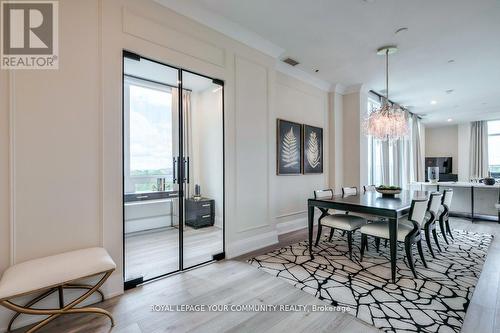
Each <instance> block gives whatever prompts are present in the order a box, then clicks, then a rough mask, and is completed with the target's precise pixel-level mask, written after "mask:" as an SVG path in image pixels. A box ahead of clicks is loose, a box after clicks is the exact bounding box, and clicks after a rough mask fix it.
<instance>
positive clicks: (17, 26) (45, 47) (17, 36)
mask: <svg viewBox="0 0 500 333" xmlns="http://www.w3.org/2000/svg"><path fill="white" fill-rule="evenodd" d="M0 4H1V14H0V18H1V22H2V23H1V38H2V40H1V53H0V57H1V61H0V67H1V68H2V69H57V68H58V67H59V44H58V41H59V38H58V37H59V26H58V17H59V16H58V9H59V8H58V5H59V3H58V2H57V1H5V0H4V1H1V2H0Z"/></svg>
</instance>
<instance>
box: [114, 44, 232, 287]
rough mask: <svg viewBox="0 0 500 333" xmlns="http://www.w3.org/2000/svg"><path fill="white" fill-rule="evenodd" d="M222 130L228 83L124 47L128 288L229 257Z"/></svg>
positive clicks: (125, 255)
mask: <svg viewBox="0 0 500 333" xmlns="http://www.w3.org/2000/svg"><path fill="white" fill-rule="evenodd" d="M180 92H182V93H180ZM223 135H224V128H223V82H222V81H220V80H215V79H211V78H208V77H205V76H202V75H198V74H194V73H191V72H188V71H184V70H182V69H178V68H175V67H172V66H168V65H165V64H162V63H159V62H156V61H153V60H149V59H146V58H143V57H140V56H138V55H136V54H134V53H130V52H127V51H124V57H123V225H124V228H123V230H124V235H123V239H124V279H125V287H126V288H131V287H134V286H136V285H138V284H140V283H142V282H144V281H147V280H151V279H155V278H158V277H161V276H164V275H167V274H170V273H173V272H176V271H179V270H183V269H187V268H190V267H193V266H196V265H199V264H202V263H206V262H208V261H211V260H214V259H215V260H218V259H222V258H224V150H223V149H224V136H223Z"/></svg>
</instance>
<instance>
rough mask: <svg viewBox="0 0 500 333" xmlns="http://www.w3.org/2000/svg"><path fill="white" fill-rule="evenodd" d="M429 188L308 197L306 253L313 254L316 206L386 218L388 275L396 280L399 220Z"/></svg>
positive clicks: (426, 196)
mask: <svg viewBox="0 0 500 333" xmlns="http://www.w3.org/2000/svg"><path fill="white" fill-rule="evenodd" d="M429 194H430V192H428V191H410V190H403V191H401V193H399V194H396V195H395V196H394V197H388V196H383V195H382V194H380V193H378V192H376V191H366V192H364V193H358V194H356V195H345V196H343V195H334V196H333V198H331V199H316V198H311V199H308V200H307V206H308V231H309V255H310V256H311V259H313V258H314V254H313V228H314V211H315V208H321V209H323V210H328V209H335V210H341V211H345V212H349V213H350V212H352V213H353V214H356V213H362V214H363V215H366V214H367V215H370V216H373V217H374V219H376V218H377V217H381V218H385V219H387V227H388V228H389V244H390V258H391V278H392V282H393V283H395V282H396V257H397V233H398V220H399V219H401V218H402V217H404V216H406V215H408V213H409V211H410V207H411V203H412V200H413V199H421V198H427V199H428V198H429Z"/></svg>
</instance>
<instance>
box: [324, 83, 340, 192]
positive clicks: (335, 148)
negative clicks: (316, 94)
mask: <svg viewBox="0 0 500 333" xmlns="http://www.w3.org/2000/svg"><path fill="white" fill-rule="evenodd" d="M343 100H344V98H343V96H342V94H340V93H339V92H337V91H332V92H330V93H329V108H328V109H329V110H328V113H329V114H328V116H329V117H328V127H329V130H330V133H329V142H330V149H329V150H330V152H329V159H330V162H329V164H330V172H329V187H331V188H333V189H335V191H336V192H337V193H341V190H340V189H341V188H342V186H343V183H344V164H343V160H344V159H343V155H344V147H343V136H344V130H343V129H344V123H343Z"/></svg>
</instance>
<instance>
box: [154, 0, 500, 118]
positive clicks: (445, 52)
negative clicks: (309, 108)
mask: <svg viewBox="0 0 500 333" xmlns="http://www.w3.org/2000/svg"><path fill="white" fill-rule="evenodd" d="M157 1H158V2H159V3H161V4H163V5H165V6H168V7H170V8H172V9H174V10H177V11H179V12H182V14H184V15H186V16H190V17H191V18H195V19H197V20H199V21H200V22H202V23H204V24H207V25H209V26H211V27H212V28H214V29H216V30H219V31H221V32H224V33H226V34H227V35H229V36H231V37H233V38H237V39H240V40H242V41H243V42H246V43H247V44H253V45H252V46H254V47H258V46H261V47H260V48H259V47H258V48H259V49H261V50H262V51H264V52H266V51H269V52H267V53H269V54H272V55H274V56H278V57H279V58H281V59H282V58H284V57H286V56H290V57H292V58H294V59H296V60H298V61H300V65H298V67H300V69H301V70H303V71H305V72H307V73H308V74H310V76H314V77H316V78H317V79H322V80H324V81H327V82H329V83H331V84H332V85H333V84H341V85H342V86H344V87H349V86H352V85H358V84H364V85H365V86H366V87H367V88H368V89H373V90H375V91H381V90H382V89H384V59H383V57H380V56H377V55H376V50H377V48H379V47H380V46H383V45H386V44H397V45H398V47H399V52H398V53H396V54H395V55H394V56H391V58H390V62H391V66H390V86H389V91H390V98H391V99H392V100H394V101H395V102H398V103H400V104H402V105H408V106H409V108H410V110H412V111H413V112H415V113H417V114H422V115H424V119H425V121H426V123H428V124H429V125H435V126H436V125H441V124H448V123H449V122H447V119H448V118H451V119H453V121H452V122H451V123H458V122H464V121H470V120H479V119H500V0H439V1H436V0H420V1H410V0H367V1H366V0H308V1H305V0H252V1H248V0H157ZM401 27H407V28H408V31H406V32H403V33H400V34H395V31H396V30H397V29H398V28H401ZM239 37H241V38H239ZM451 59H453V60H454V62H453V63H448V61H449V60H451ZM316 68H317V69H319V72H318V73H315V72H314V69H316ZM448 89H453V90H454V91H453V93H451V94H447V93H446V90H448ZM431 100H435V101H436V102H437V103H436V104H435V105H431V104H430V101H431Z"/></svg>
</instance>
